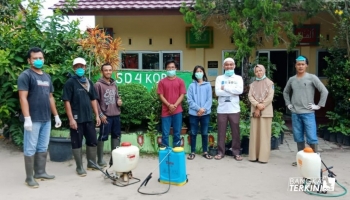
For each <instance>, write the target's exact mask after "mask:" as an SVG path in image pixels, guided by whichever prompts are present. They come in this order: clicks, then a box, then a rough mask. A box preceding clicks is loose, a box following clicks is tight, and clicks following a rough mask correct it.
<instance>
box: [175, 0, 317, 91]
mask: <svg viewBox="0 0 350 200" xmlns="http://www.w3.org/2000/svg"><path fill="white" fill-rule="evenodd" d="M313 1H315V0H309V1H307V2H306V3H305V2H302V3H300V1H299V0H226V1H222V0H196V1H193V4H192V6H190V7H188V6H186V5H185V4H183V5H182V7H181V9H180V11H181V13H182V14H183V15H184V20H185V22H186V23H188V24H192V25H193V31H195V33H196V36H197V37H198V38H199V37H200V36H201V33H202V31H203V30H204V28H205V27H206V26H208V25H209V24H210V23H214V24H216V26H217V28H219V29H221V30H222V31H228V32H229V33H231V34H232V38H233V41H234V45H235V49H236V52H237V53H236V56H235V59H236V60H241V59H243V72H244V74H243V78H244V82H245V84H248V83H249V81H248V68H249V59H250V57H251V54H252V53H253V52H254V50H255V49H256V48H257V47H259V46H262V45H264V43H271V44H273V45H274V46H276V45H279V44H281V43H283V44H285V45H286V47H287V48H288V49H289V50H290V49H292V48H293V47H295V46H296V44H297V43H298V41H299V40H300V39H301V36H300V35H295V34H294V31H293V26H294V23H293V20H292V14H291V13H290V12H288V11H289V10H300V9H303V8H304V7H305V6H308V5H309V4H310V2H313ZM316 10H317V9H316ZM315 12H316V11H313V12H307V13H306V14H305V15H300V20H301V21H302V20H303V19H306V18H307V17H308V16H309V15H312V14H314V13H315Z"/></svg>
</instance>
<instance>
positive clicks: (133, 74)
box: [116, 69, 192, 90]
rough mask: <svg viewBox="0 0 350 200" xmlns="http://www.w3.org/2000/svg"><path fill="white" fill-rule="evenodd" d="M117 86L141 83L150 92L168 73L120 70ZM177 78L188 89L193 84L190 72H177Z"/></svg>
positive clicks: (161, 71)
mask: <svg viewBox="0 0 350 200" xmlns="http://www.w3.org/2000/svg"><path fill="white" fill-rule="evenodd" d="M117 74H118V78H117V79H116V82H117V84H118V85H119V84H123V83H140V84H142V85H144V86H145V87H146V88H147V89H148V90H151V89H152V87H153V85H154V83H158V82H159V81H160V80H161V79H163V78H165V77H166V76H167V75H166V71H164V70H125V69H123V70H118V72H117ZM176 76H177V77H179V78H181V79H182V80H183V81H184V82H185V85H186V89H187V88H188V86H189V85H190V83H191V82H192V72H190V71H176Z"/></svg>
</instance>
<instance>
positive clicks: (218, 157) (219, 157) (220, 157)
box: [214, 154, 224, 160]
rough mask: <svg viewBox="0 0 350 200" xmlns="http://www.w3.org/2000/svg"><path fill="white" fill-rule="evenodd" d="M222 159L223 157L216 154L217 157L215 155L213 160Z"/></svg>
mask: <svg viewBox="0 0 350 200" xmlns="http://www.w3.org/2000/svg"><path fill="white" fill-rule="evenodd" d="M223 157H224V156H222V155H220V154H218V155H216V156H215V157H214V158H215V160H221V159H222V158H223Z"/></svg>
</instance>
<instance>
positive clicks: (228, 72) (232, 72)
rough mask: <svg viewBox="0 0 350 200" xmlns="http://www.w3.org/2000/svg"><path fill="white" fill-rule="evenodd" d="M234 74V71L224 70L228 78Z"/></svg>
mask: <svg viewBox="0 0 350 200" xmlns="http://www.w3.org/2000/svg"><path fill="white" fill-rule="evenodd" d="M234 74H235V70H233V69H230V70H225V75H226V76H228V77H230V76H232V75H234Z"/></svg>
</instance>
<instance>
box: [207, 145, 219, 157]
mask: <svg viewBox="0 0 350 200" xmlns="http://www.w3.org/2000/svg"><path fill="white" fill-rule="evenodd" d="M208 154H209V155H211V156H216V155H217V154H218V148H217V147H209V151H208Z"/></svg>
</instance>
